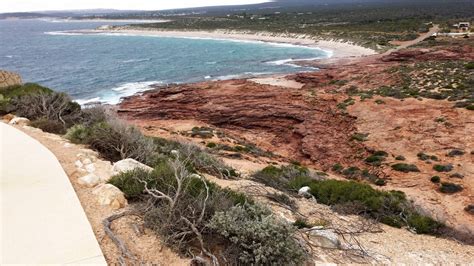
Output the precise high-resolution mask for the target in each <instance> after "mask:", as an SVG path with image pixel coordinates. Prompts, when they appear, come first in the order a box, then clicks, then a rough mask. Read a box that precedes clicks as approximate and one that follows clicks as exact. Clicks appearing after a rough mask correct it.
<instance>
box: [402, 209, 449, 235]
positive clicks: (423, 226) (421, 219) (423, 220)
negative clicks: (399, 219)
mask: <svg viewBox="0 0 474 266" xmlns="http://www.w3.org/2000/svg"><path fill="white" fill-rule="evenodd" d="M408 226H410V227H412V228H413V229H415V231H416V233H418V234H436V233H437V232H438V230H439V229H440V228H441V227H442V226H443V225H442V224H441V223H439V222H437V221H435V220H433V219H432V218H430V217H427V216H423V215H420V214H412V215H410V216H409V217H408Z"/></svg>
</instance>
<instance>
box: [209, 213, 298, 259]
mask: <svg viewBox="0 0 474 266" xmlns="http://www.w3.org/2000/svg"><path fill="white" fill-rule="evenodd" d="M208 227H209V228H210V229H211V230H213V231H214V232H216V233H217V234H219V235H221V236H222V237H224V238H226V239H228V240H229V241H230V242H231V243H232V247H231V248H230V249H229V250H234V252H235V255H236V256H238V264H246V265H299V264H301V263H302V262H303V260H304V256H305V254H304V252H303V251H302V250H303V249H302V247H300V246H299V244H298V243H297V242H296V240H295V239H294V238H293V233H294V231H295V229H294V227H292V226H291V225H288V224H287V223H285V222H283V221H280V220H278V219H276V218H274V217H273V216H272V214H271V211H270V210H268V209H267V208H265V207H263V206H261V205H248V204H246V205H243V206H234V207H232V208H230V209H229V210H227V211H224V212H218V213H216V215H214V217H212V219H211V221H210V222H209V224H208Z"/></svg>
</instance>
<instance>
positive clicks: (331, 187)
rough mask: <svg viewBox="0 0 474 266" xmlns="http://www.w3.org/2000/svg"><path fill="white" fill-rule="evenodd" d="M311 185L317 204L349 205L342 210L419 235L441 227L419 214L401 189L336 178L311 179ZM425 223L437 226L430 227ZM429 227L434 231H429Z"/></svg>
mask: <svg viewBox="0 0 474 266" xmlns="http://www.w3.org/2000/svg"><path fill="white" fill-rule="evenodd" d="M310 188H311V194H312V195H313V196H314V197H315V198H316V199H317V200H318V202H320V203H323V204H327V205H332V206H337V205H346V204H349V205H351V207H350V208H344V209H346V210H350V211H351V212H352V213H354V214H361V213H363V214H365V215H368V216H369V217H372V218H374V219H376V220H379V221H380V222H382V223H385V224H388V225H391V226H395V227H401V226H402V225H408V226H411V227H414V229H415V230H416V232H417V233H420V234H435V233H437V230H438V228H439V227H440V226H441V225H440V224H438V223H436V222H435V221H434V220H433V219H431V218H430V217H427V216H422V215H420V214H418V213H417V212H416V211H415V210H414V208H413V206H411V204H410V202H409V201H408V200H407V199H406V196H405V194H404V193H403V192H400V191H379V190H375V189H373V188H372V187H371V186H369V185H366V184H361V183H357V182H354V181H339V180H323V181H314V182H313V183H312V184H311V185H310ZM402 217H416V219H417V220H413V222H412V223H410V222H408V223H407V222H405V220H404V219H403V218H402ZM415 221H416V222H415ZM420 221H422V222H420ZM427 224H429V225H431V224H438V225H439V226H437V227H434V226H433V227H429V226H427ZM429 228H431V229H433V230H432V231H428V229H429Z"/></svg>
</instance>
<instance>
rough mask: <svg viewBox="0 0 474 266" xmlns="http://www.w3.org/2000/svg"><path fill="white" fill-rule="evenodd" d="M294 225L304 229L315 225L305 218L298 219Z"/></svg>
mask: <svg viewBox="0 0 474 266" xmlns="http://www.w3.org/2000/svg"><path fill="white" fill-rule="evenodd" d="M293 226H295V227H296V228H298V229H304V228H312V227H313V226H312V225H311V224H309V223H308V221H306V220H303V219H296V221H295V222H294V223H293Z"/></svg>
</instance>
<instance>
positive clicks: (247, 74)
mask: <svg viewBox="0 0 474 266" xmlns="http://www.w3.org/2000/svg"><path fill="white" fill-rule="evenodd" d="M270 74H274V73H273V72H244V73H241V74H231V75H224V76H218V77H215V78H213V79H212V80H213V81H218V80H229V79H241V78H252V77H256V76H262V75H270Z"/></svg>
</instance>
